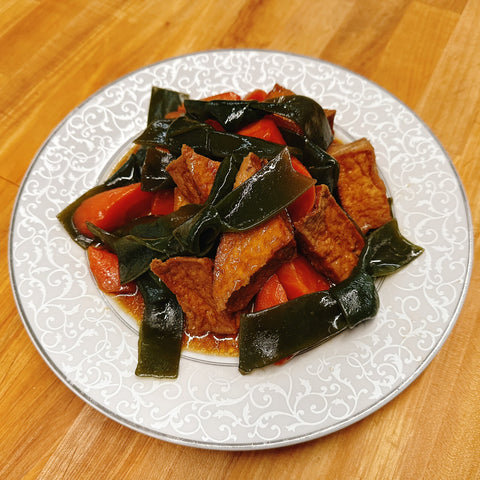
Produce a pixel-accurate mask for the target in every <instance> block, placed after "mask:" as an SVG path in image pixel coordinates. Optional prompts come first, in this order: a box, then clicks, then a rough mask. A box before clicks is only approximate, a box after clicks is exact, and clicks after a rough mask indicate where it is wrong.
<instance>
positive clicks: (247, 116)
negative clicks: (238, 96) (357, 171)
mask: <svg viewBox="0 0 480 480" xmlns="http://www.w3.org/2000/svg"><path fill="white" fill-rule="evenodd" d="M185 109H186V111H187V114H189V115H191V116H192V117H193V118H196V119H197V120H199V121H201V122H205V120H207V119H209V118H212V119H215V120H217V121H218V122H219V123H220V124H221V125H222V127H223V128H225V130H227V131H228V132H235V131H237V130H239V129H240V128H242V127H244V126H245V125H248V124H249V123H252V122H254V121H256V120H258V119H260V118H262V117H263V116H265V115H267V114H275V115H281V116H282V117H286V118H288V119H290V120H292V121H293V122H295V123H296V124H297V125H298V126H299V127H300V128H301V130H302V132H303V133H304V135H305V137H306V138H308V139H309V140H310V141H312V142H314V143H316V144H317V145H318V146H319V147H320V148H322V149H324V150H326V149H327V148H328V146H329V145H330V144H331V143H332V141H333V133H332V129H331V128H330V124H329V122H328V119H327V116H326V115H325V112H324V110H323V108H322V107H321V106H320V105H319V104H318V103H317V102H315V101H314V100H313V99H311V98H308V97H305V96H302V95H288V96H282V97H277V98H273V99H270V100H268V101H265V102H258V101H255V100H234V101H232V100H212V101H209V102H208V101H202V100H186V101H185Z"/></svg>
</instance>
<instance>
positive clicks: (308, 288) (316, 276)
mask: <svg viewBox="0 0 480 480" xmlns="http://www.w3.org/2000/svg"><path fill="white" fill-rule="evenodd" d="M277 276H278V279H279V280H280V283H281V284H282V286H283V288H284V289H285V293H286V294H287V298H288V299H289V300H293V299H294V298H297V297H300V296H302V295H306V294H308V293H314V292H320V291H322V290H328V289H329V287H330V285H329V283H328V281H327V280H326V279H325V277H324V276H323V275H321V274H320V273H318V272H317V271H316V270H315V269H314V268H313V266H312V264H311V263H310V262H309V261H308V260H307V259H306V258H305V257H304V256H302V255H299V256H297V257H295V258H294V259H293V260H291V261H290V262H287V263H284V264H283V265H282V266H281V267H280V268H279V269H278V271H277Z"/></svg>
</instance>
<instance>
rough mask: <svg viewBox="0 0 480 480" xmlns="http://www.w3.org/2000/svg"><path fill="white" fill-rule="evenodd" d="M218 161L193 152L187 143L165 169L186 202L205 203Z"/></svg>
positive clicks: (218, 164)
mask: <svg viewBox="0 0 480 480" xmlns="http://www.w3.org/2000/svg"><path fill="white" fill-rule="evenodd" d="M219 166H220V162H216V161H215V160H211V159H210V158H208V157H204V156H203V155H199V154H198V153H195V151H194V150H193V148H191V147H189V146H188V145H184V146H183V147H182V154H181V155H180V157H178V158H176V159H175V160H173V161H171V162H170V163H169V164H168V166H167V168H166V170H167V172H168V173H169V174H170V176H171V177H172V178H173V181H174V182H175V183H176V185H177V188H178V190H179V192H180V193H181V195H182V196H183V198H184V199H185V201H186V202H188V203H198V204H201V203H205V201H206V200H207V198H208V195H209V193H210V190H211V189H212V185H213V182H214V180H215V175H216V174H217V170H218V167H219Z"/></svg>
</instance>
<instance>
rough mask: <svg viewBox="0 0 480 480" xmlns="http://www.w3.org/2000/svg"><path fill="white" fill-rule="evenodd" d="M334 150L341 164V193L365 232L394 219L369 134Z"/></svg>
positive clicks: (345, 205)
mask: <svg viewBox="0 0 480 480" xmlns="http://www.w3.org/2000/svg"><path fill="white" fill-rule="evenodd" d="M331 154H332V155H333V156H334V157H335V159H336V160H337V162H338V163H339V166H340V174H339V177H338V195H339V197H340V201H341V204H342V207H343V208H344V210H345V211H346V212H347V213H348V214H349V215H350V217H351V218H352V219H353V220H354V221H355V223H356V224H357V225H358V226H359V228H360V229H361V230H362V232H363V233H367V232H368V231H369V230H372V229H374V228H378V227H381V226H382V225H383V224H385V223H387V222H388V221H389V220H391V218H392V215H391V212H390V204H389V202H388V198H387V193H386V188H385V184H384V183H383V180H382V179H381V178H380V176H379V174H378V169H377V164H376V160H375V151H374V149H373V146H372V144H371V143H370V142H369V141H368V140H367V139H365V138H362V139H360V140H357V141H355V142H353V143H349V144H346V145H341V146H336V147H335V148H334V149H333V150H332V151H331Z"/></svg>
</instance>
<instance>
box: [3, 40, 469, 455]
mask: <svg viewBox="0 0 480 480" xmlns="http://www.w3.org/2000/svg"><path fill="white" fill-rule="evenodd" d="M217 52H220V53H228V52H234V53H237V52H238V53H242V52H250V53H258V54H271V55H274V54H280V55H285V56H289V57H290V56H291V57H296V58H300V59H304V60H308V61H313V62H316V63H317V62H318V63H320V64H326V65H330V66H331V67H333V68H335V69H339V70H342V71H343V72H345V73H348V74H353V75H354V76H355V77H358V78H360V79H361V80H362V81H364V82H366V83H367V84H369V85H372V86H374V87H375V88H377V89H379V90H380V91H382V92H383V94H384V95H386V96H388V97H390V98H392V99H394V100H395V101H396V102H398V103H399V104H400V105H401V106H403V108H405V109H406V110H407V111H408V112H409V113H410V114H412V115H413V116H414V118H415V120H416V121H417V122H418V123H419V124H421V126H422V127H423V128H424V129H425V130H426V131H427V132H428V134H429V136H430V137H431V139H432V140H433V141H434V142H435V144H436V145H437V147H438V148H439V149H440V150H441V152H442V154H443V156H444V157H445V159H446V160H448V165H449V167H450V169H451V171H452V174H453V176H454V177H455V180H456V183H457V186H458V188H459V191H460V194H461V197H462V200H463V207H464V209H465V217H466V218H465V219H466V223H467V228H468V236H467V238H466V241H468V248H466V255H467V257H468V260H467V262H466V269H465V275H464V277H463V284H462V288H461V291H460V293H459V295H458V299H457V302H456V305H455V309H454V311H453V313H452V315H451V316H450V319H449V322H448V327H447V328H445V329H444V330H443V332H442V335H441V336H440V337H439V339H438V340H437V341H436V343H435V346H434V348H432V350H431V351H430V352H429V354H428V355H427V356H426V357H425V358H424V359H423V361H422V362H421V363H420V364H418V365H417V367H416V368H415V370H414V371H413V373H412V374H411V375H409V376H408V377H407V378H406V379H404V380H403V381H402V382H401V383H400V384H399V385H398V386H397V387H396V388H394V389H392V390H391V391H390V392H389V393H388V394H386V395H384V396H383V397H382V398H381V399H380V400H379V401H377V402H375V403H374V404H373V405H370V406H368V407H367V408H364V409H363V410H361V411H359V412H356V413H355V414H354V415H352V416H350V417H348V418H346V419H344V420H342V421H339V422H337V423H335V424H334V425H331V426H329V427H324V428H320V429H318V430H315V431H314V432H311V433H308V434H300V435H298V436H290V437H288V438H286V439H280V440H271V441H269V440H264V441H262V443H257V442H243V443H237V442H230V443H229V442H225V443H222V442H217V443H212V442H209V441H199V440H195V439H194V440H192V439H188V438H182V437H179V436H174V435H171V434H169V433H165V432H158V431H157V430H154V429H153V428H150V427H148V426H146V425H139V424H137V423H135V422H133V421H131V420H128V419H126V418H123V417H121V416H120V415H117V414H115V413H114V412H112V411H111V410H109V409H108V407H106V406H105V405H103V404H101V403H99V402H97V401H96V400H95V399H93V398H91V397H90V395H88V394H87V393H85V392H84V391H82V389H81V388H79V387H78V386H77V385H75V384H73V383H72V382H70V381H69V379H68V378H67V376H66V375H65V374H64V373H63V372H62V371H61V369H60V368H59V366H58V365H57V364H56V363H55V361H54V360H53V359H52V358H50V356H49V354H48V353H47V352H46V351H45V349H44V346H43V345H42V344H41V342H40V340H39V339H38V338H37V337H36V336H35V334H34V332H33V328H32V326H31V325H30V323H29V321H28V316H27V313H26V312H25V310H24V308H23V305H22V303H21V295H20V293H19V291H18V286H17V283H16V281H15V271H14V264H13V248H14V244H13V236H14V226H15V222H16V216H17V211H18V207H19V204H20V202H21V199H22V198H21V197H22V193H23V191H24V189H25V186H26V184H27V182H28V179H29V176H30V174H31V173H32V171H33V170H34V168H35V166H36V164H37V162H38V161H39V159H40V157H41V154H42V152H43V151H44V150H45V148H46V147H47V145H48V144H49V143H50V141H51V139H52V138H53V137H55V135H56V134H57V132H58V131H59V130H60V129H61V128H62V127H63V126H64V125H65V124H66V123H67V122H68V121H69V119H70V118H71V117H72V116H73V115H75V114H76V113H77V112H78V111H79V110H81V109H82V108H83V106H84V105H86V104H87V103H88V102H89V101H90V100H91V99H93V98H94V97H96V96H98V95H100V94H101V93H102V92H103V91H105V90H106V89H108V88H110V87H111V86H113V85H115V84H117V83H120V82H122V81H123V80H125V79H127V78H128V77H130V76H132V75H136V74H138V73H140V72H142V71H144V70H148V69H151V68H155V67H156V66H160V65H162V64H164V63H166V62H170V61H174V60H181V59H182V58H187V57H195V56H199V55H212V54H215V53H217ZM473 255H474V232H473V222H472V216H471V210H470V205H469V202H468V197H467V195H466V191H465V188H464V186H463V183H462V181H461V178H460V176H459V174H458V171H457V169H456V167H455V164H454V163H453V161H452V159H451V157H450V155H449V154H448V152H447V151H446V149H445V148H444V147H443V145H442V144H441V142H440V141H439V139H438V138H437V137H436V136H435V134H434V133H433V131H432V130H431V128H430V127H429V126H428V125H427V124H426V123H425V122H424V121H423V120H422V119H421V117H420V116H419V115H418V114H417V113H416V112H415V111H414V110H412V109H411V108H410V107H409V106H407V105H406V103H404V102H403V101H402V100H400V99H399V98H397V97H396V96H395V95H394V94H392V93H391V92H389V91H388V90H387V89H386V88H384V87H382V86H381V85H379V84H377V83H376V82H374V81H372V80H370V79H369V78H366V77H364V76H363V75H361V74H359V73H357V72H355V71H353V70H350V69H348V68H346V67H343V66H341V65H338V64H335V63H333V62H330V61H327V60H323V59H321V58H316V57H312V56H308V55H303V54H299V53H292V52H287V51H281V50H270V49H258V48H231V49H230V48H228V49H227V48H226V49H211V50H200V51H196V52H191V53H185V54H181V55H176V56H171V57H167V58H164V59H162V60H159V61H157V62H154V63H151V64H148V65H144V66H142V67H139V68H137V69H135V70H132V71H130V72H128V73H126V74H124V75H122V76H120V77H118V78H116V79H114V80H113V81H111V82H109V83H107V84H105V85H103V86H102V87H101V88H99V89H98V90H96V91H95V92H93V93H91V94H90V95H89V96H88V97H87V98H86V99H84V100H83V101H82V102H81V103H79V104H78V105H77V106H76V107H74V108H73V109H72V110H71V111H70V112H69V113H68V114H67V115H66V116H65V117H63V119H62V120H61V121H60V122H59V123H58V124H57V125H56V126H55V127H54V128H53V129H52V131H51V132H50V133H49V135H48V136H47V137H46V139H45V140H44V141H43V142H42V144H41V146H40V148H39V149H38V150H37V151H36V153H35V155H34V157H33V159H32V160H31V162H30V164H29V166H28V168H27V170H26V171H25V174H24V176H23V178H22V180H21V183H20V185H19V188H18V191H17V194H16V197H15V201H14V204H13V207H12V211H11V215H10V222H9V234H8V270H9V277H10V285H11V288H12V291H13V297H14V301H15V304H16V307H17V310H18V312H19V316H20V318H21V320H22V323H23V325H24V327H25V329H26V331H27V333H28V335H29V337H30V339H31V341H32V343H33V344H34V346H35V348H36V349H37V351H38V352H39V354H40V356H41V357H42V358H43V360H44V361H45V363H46V364H47V365H48V366H49V368H50V369H51V370H52V371H53V372H54V373H55V375H56V376H57V377H58V378H59V379H60V380H61V381H62V382H63V383H64V384H65V385H66V386H67V387H68V388H69V389H70V390H71V391H72V392H73V393H74V394H75V395H77V396H78V397H79V398H80V399H82V400H83V401H84V402H85V403H87V404H89V405H90V406H92V407H93V408H95V409H96V410H97V411H99V412H100V413H102V414H103V415H105V416H107V417H108V418H110V419H112V420H114V421H115V422H117V423H120V424H122V425H124V426H126V427H128V428H130V429H132V430H134V431H137V432H139V433H142V434H146V435H148V436H151V437H154V438H157V439H160V440H164V441H168V442H171V443H174V444H178V445H183V446H189V447H196V448H203V449H209V450H227V449H233V450H263V449H270V448H277V447H284V446H289V445H294V444H298V443H302V442H306V441H310V440H313V439H317V438H321V437H323V436H326V435H329V434H331V433H333V432H335V431H339V430H341V429H343V428H345V427H347V426H349V425H352V424H354V423H356V422H358V421H360V420H362V419H363V418H365V417H367V416H369V415H371V414H372V413H374V412H375V411H377V410H379V409H380V408H382V407H383V406H385V405H386V404H387V403H389V402H390V401H391V400H392V399H393V398H395V397H396V396H397V395H399V394H400V393H401V392H402V391H404V390H405V389H406V388H407V387H408V386H410V385H411V384H412V383H413V382H414V381H415V380H416V379H417V378H418V377H419V375H420V374H421V373H422V372H423V371H424V370H425V368H426V367H427V366H428V365H429V364H430V363H431V361H432V360H433V358H434V357H435V356H436V355H437V354H438V352H439V350H440V349H441V348H442V346H443V345H444V343H445V341H446V339H447V338H448V337H449V335H450V333H451V332H452V330H453V328H454V326H455V324H456V322H457V319H458V317H459V315H460V313H461V310H462V308H463V305H464V303H465V299H466V296H467V292H468V288H469V284H470V280H471V275H472V270H473Z"/></svg>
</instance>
